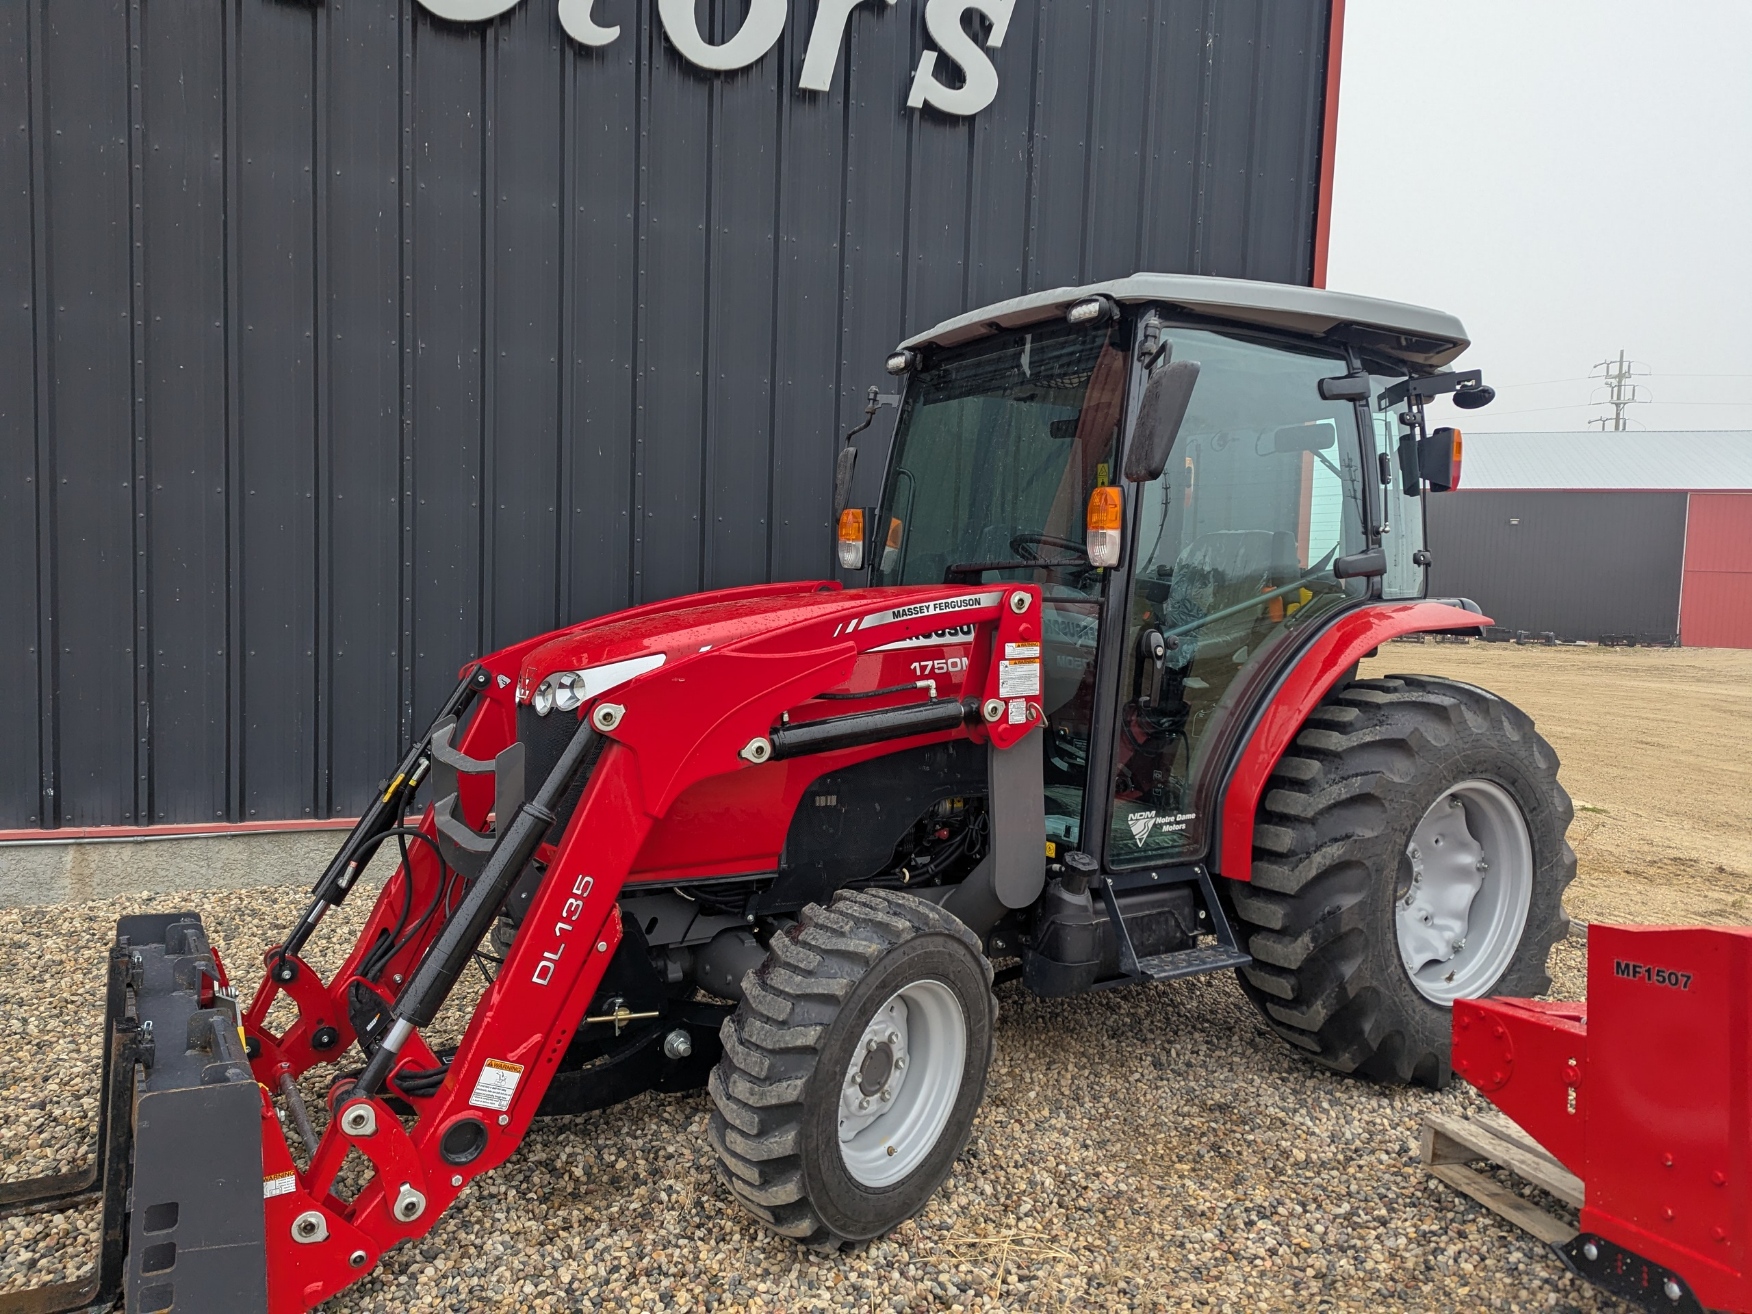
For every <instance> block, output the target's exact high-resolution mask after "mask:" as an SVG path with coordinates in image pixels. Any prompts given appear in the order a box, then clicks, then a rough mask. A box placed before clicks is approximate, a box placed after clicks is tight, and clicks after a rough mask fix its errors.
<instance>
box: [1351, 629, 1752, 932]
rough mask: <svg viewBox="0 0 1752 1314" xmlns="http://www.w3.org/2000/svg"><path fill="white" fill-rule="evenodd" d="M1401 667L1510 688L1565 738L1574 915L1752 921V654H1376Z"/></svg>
mask: <svg viewBox="0 0 1752 1314" xmlns="http://www.w3.org/2000/svg"><path fill="white" fill-rule="evenodd" d="M1394 672H1405V673H1408V674H1412V673H1415V674H1423V675H1443V676H1448V677H1449V678H1452V679H1456V680H1465V681H1466V682H1467V683H1469V684H1476V685H1479V686H1481V687H1483V688H1486V689H1490V690H1492V691H1493V692H1495V693H1499V694H1501V695H1502V696H1503V697H1505V698H1507V699H1509V700H1510V701H1511V702H1514V703H1516V704H1518V705H1519V706H1521V707H1522V708H1524V709H1525V710H1526V711H1527V712H1528V713H1529V714H1530V715H1531V716H1532V717H1533V719H1534V720H1535V721H1536V722H1537V723H1538V725H1539V730H1540V732H1541V733H1542V734H1543V735H1544V736H1545V737H1546V738H1547V739H1548V740H1550V741H1551V743H1552V744H1553V745H1554V746H1555V747H1556V749H1557V752H1558V756H1559V757H1560V758H1561V759H1562V761H1563V770H1562V773H1561V776H1560V779H1562V781H1563V783H1564V785H1565V786H1566V787H1567V788H1568V790H1569V792H1570V797H1571V798H1573V799H1574V800H1575V804H1576V819H1575V822H1574V824H1573V825H1571V827H1570V843H1571V844H1573V845H1574V846H1575V850H1576V858H1577V862H1578V874H1577V877H1576V883H1575V884H1574V885H1573V886H1572V887H1571V889H1570V894H1569V901H1568V902H1569V910H1570V915H1571V916H1572V917H1577V918H1580V919H1581V920H1583V921H1590V922H1591V921H1625V922H1644V923H1651V922H1711V923H1716V924H1747V923H1752V826H1749V825H1748V824H1747V820H1746V818H1747V809H1748V807H1749V806H1752V751H1749V745H1752V652H1743V651H1736V650H1732V649H1723V648H1544V647H1524V648H1523V647H1517V646H1515V645H1513V644H1494V643H1493V644H1485V643H1468V644H1447V643H1433V642H1432V643H1426V644H1423V645H1418V644H1415V643H1404V642H1400V643H1392V644H1389V645H1387V646H1386V647H1385V648H1384V649H1383V650H1382V651H1381V654H1380V655H1379V656H1378V657H1376V658H1374V659H1373V660H1371V661H1368V662H1365V663H1364V664H1363V673H1364V674H1370V675H1387V674H1391V673H1394Z"/></svg>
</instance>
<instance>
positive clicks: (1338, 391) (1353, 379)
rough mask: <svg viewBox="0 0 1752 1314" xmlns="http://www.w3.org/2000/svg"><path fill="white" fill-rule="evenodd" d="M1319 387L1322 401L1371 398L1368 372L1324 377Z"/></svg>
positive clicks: (1365, 399) (1364, 399)
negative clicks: (1329, 377)
mask: <svg viewBox="0 0 1752 1314" xmlns="http://www.w3.org/2000/svg"><path fill="white" fill-rule="evenodd" d="M1319 388H1320V400H1321V401H1368V400H1369V376H1368V375H1367V374H1340V375H1338V376H1337V377H1336V378H1331V379H1322V380H1320V383H1319Z"/></svg>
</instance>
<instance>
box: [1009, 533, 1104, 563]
mask: <svg viewBox="0 0 1752 1314" xmlns="http://www.w3.org/2000/svg"><path fill="white" fill-rule="evenodd" d="M1043 547H1051V548H1062V549H1063V550H1064V551H1066V552H1075V553H1076V554H1077V555H1078V556H1079V557H1087V556H1088V551H1087V549H1085V548H1084V546H1083V545H1082V544H1081V543H1079V542H1077V541H1076V540H1075V539H1072V538H1060V537H1058V535H1056V534H1018V535H1016V537H1014V538H1012V539H1011V540H1010V551H1012V552H1014V553H1015V554H1016V555H1017V556H1019V557H1021V558H1022V559H1023V560H1024V561H1039V560H1041V556H1040V552H1039V551H1038V549H1040V548H1043ZM1052 564H1053V565H1063V564H1068V563H1064V562H1053V563H1052Z"/></svg>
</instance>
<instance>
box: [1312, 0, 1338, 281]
mask: <svg viewBox="0 0 1752 1314" xmlns="http://www.w3.org/2000/svg"><path fill="white" fill-rule="evenodd" d="M1343 56H1344V0H1332V17H1331V20H1330V23H1329V24H1328V27H1327V32H1326V101H1325V106H1324V117H1325V123H1324V125H1323V126H1322V128H1321V131H1320V200H1319V203H1318V204H1319V208H1318V210H1317V211H1316V212H1315V216H1314V280H1313V283H1314V286H1315V287H1325V286H1326V250H1327V247H1328V246H1330V245H1331V243H1332V173H1333V165H1334V159H1335V157H1336V155H1337V153H1338V72H1339V66H1340V65H1341V64H1342V63H1343V62H1344V59H1343Z"/></svg>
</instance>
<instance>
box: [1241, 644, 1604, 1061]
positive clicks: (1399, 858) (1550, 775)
mask: <svg viewBox="0 0 1752 1314" xmlns="http://www.w3.org/2000/svg"><path fill="white" fill-rule="evenodd" d="M1557 767H1558V762H1557V754H1556V753H1555V752H1553V751H1552V748H1551V745H1550V744H1548V743H1546V742H1545V740H1544V739H1543V738H1541V737H1540V735H1539V734H1538V732H1537V731H1536V730H1535V729H1534V728H1533V722H1532V720H1531V719H1530V718H1528V716H1527V715H1526V714H1525V713H1524V712H1522V711H1520V710H1519V709H1518V708H1516V707H1514V706H1513V705H1512V704H1510V703H1508V702H1505V701H1504V700H1503V699H1501V698H1498V697H1497V696H1496V695H1494V694H1491V693H1488V692H1486V691H1485V690H1483V689H1478V688H1474V687H1473V686H1471V685H1467V684H1460V683H1458V682H1456V681H1451V680H1440V679H1435V678H1432V677H1428V676H1416V675H1395V676H1389V677H1387V678H1385V679H1379V680H1358V681H1355V682H1353V683H1351V684H1349V685H1346V686H1345V687H1343V688H1342V689H1339V690H1336V691H1334V692H1333V693H1332V694H1330V695H1328V696H1327V698H1326V699H1325V700H1324V701H1323V702H1322V703H1321V704H1320V706H1319V707H1317V708H1316V709H1315V710H1314V712H1313V713H1312V714H1310V716H1309V717H1308V720H1307V723H1306V724H1305V725H1304V726H1303V727H1302V729H1301V731H1300V732H1299V733H1298V735H1297V737H1296V741H1295V743H1294V744H1293V745H1292V746H1291V747H1290V748H1289V750H1288V751H1286V752H1285V754H1284V756H1283V759H1282V760H1281V761H1280V762H1279V763H1278V765H1277V767H1276V768H1275V770H1274V772H1273V775H1272V779H1271V781H1270V782H1269V784H1268V785H1267V789H1266V793H1265V795H1264V797H1263V798H1262V799H1261V800H1260V805H1259V811H1258V815H1257V819H1256V822H1255V826H1254V839H1253V880H1252V882H1251V883H1250V884H1246V885H1242V884H1235V885H1233V886H1231V887H1230V895H1231V900H1232V902H1233V905H1234V910H1235V913H1236V919H1237V922H1238V923H1239V925H1238V927H1237V929H1238V931H1240V932H1241V933H1242V934H1243V935H1244V936H1245V943H1246V948H1247V950H1248V952H1249V953H1251V954H1252V955H1253V958H1254V962H1253V964H1252V965H1251V966H1249V967H1246V968H1244V969H1242V971H1241V986H1242V989H1243V990H1244V991H1245V992H1246V993H1247V995H1248V996H1249V997H1250V998H1251V999H1252V1000H1253V1002H1254V1004H1255V1005H1256V1006H1257V1007H1258V1008H1259V1010H1260V1011H1261V1012H1262V1013H1263V1014H1264V1015H1265V1018H1266V1020H1267V1022H1269V1023H1270V1025H1271V1027H1272V1029H1273V1030H1274V1031H1276V1032H1277V1033H1278V1035H1280V1036H1282V1037H1283V1038H1284V1039H1285V1040H1287V1041H1289V1042H1290V1043H1291V1044H1292V1045H1295V1046H1296V1047H1297V1048H1298V1049H1301V1050H1303V1051H1305V1052H1306V1053H1308V1054H1309V1055H1310V1056H1311V1057H1312V1058H1314V1059H1315V1060H1316V1061H1317V1062H1320V1063H1322V1064H1324V1065H1326V1066H1327V1067H1330V1068H1334V1069H1337V1070H1338V1071H1340V1072H1354V1073H1358V1074H1360V1075H1363V1076H1368V1077H1373V1078H1377V1079H1380V1080H1386V1081H1399V1082H1407V1081H1417V1082H1421V1083H1423V1084H1426V1085H1430V1086H1437V1087H1439V1086H1442V1085H1445V1084H1446V1083H1447V1081H1448V1078H1449V1075H1450V1074H1449V1066H1448V1053H1449V1044H1450V1026H1451V1017H1452V1006H1453V1001H1454V1000H1455V999H1456V998H1473V997H1477V996H1481V995H1486V994H1506V995H1519V996H1532V995H1538V994H1543V993H1544V992H1545V991H1546V990H1548V989H1549V988H1550V986H1551V978H1550V977H1549V976H1548V975H1547V972H1546V959H1547V956H1548V954H1549V952H1550V950H1551V946H1552V944H1553V943H1554V942H1556V941H1557V940H1558V939H1560V938H1562V937H1563V936H1564V935H1565V934H1566V933H1567V931H1568V929H1569V918H1568V917H1567V916H1565V914H1564V911H1563V892H1564V889H1565V888H1566V887H1567V886H1568V885H1569V883H1570V881H1571V880H1572V879H1574V877H1575V870H1576V859H1575V853H1574V851H1573V850H1572V849H1571V848H1570V846H1569V844H1568V842H1567V841H1566V840H1565V838H1564V835H1565V832H1566V830H1567V829H1568V827H1569V822H1570V818H1571V816H1572V815H1573V809H1572V807H1571V805H1570V799H1569V795H1568V794H1567V793H1565V792H1564V789H1563V786H1562V785H1560V784H1558V781H1557Z"/></svg>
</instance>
